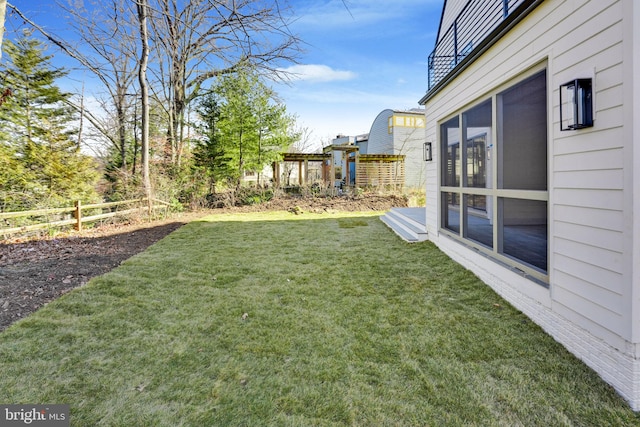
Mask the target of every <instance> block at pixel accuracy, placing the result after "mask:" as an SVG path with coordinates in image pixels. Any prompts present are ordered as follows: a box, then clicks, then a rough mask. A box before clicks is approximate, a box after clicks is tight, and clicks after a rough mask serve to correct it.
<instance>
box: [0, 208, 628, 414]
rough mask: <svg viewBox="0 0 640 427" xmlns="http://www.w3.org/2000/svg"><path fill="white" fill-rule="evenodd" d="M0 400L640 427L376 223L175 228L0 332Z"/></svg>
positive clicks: (600, 387) (543, 344)
mask: <svg viewBox="0 0 640 427" xmlns="http://www.w3.org/2000/svg"><path fill="white" fill-rule="evenodd" d="M244 313H247V315H248V317H246V319H244V320H243V318H242V317H243V314H244ZM0 402H2V403H67V404H69V405H70V406H71V420H72V425H74V426H224V425H237V426H269V425H274V426H314V425H318V426H351V425H354V426H419V425H428V426H441V425H451V426H460V425H479V426H486V425H497V426H500V425H504V426H516V425H525V426H535V425H539V426H552V425H553V426H558V425H580V426H607V425H609V426H614V425H615V426H619V425H638V424H640V417H639V416H638V415H636V414H634V413H633V412H632V411H631V410H630V409H629V408H628V406H627V405H626V404H625V402H624V401H623V400H622V399H621V398H620V397H618V396H617V395H616V393H615V392H614V391H613V390H612V389H611V388H610V387H609V386H607V385H606V384H605V383H604V382H603V381H602V380H600V379H599V377H598V376H597V375H596V374H595V373H594V372H593V371H591V370H590V369H588V368H587V367H585V365H583V364H582V363H581V362H579V361H578V360H577V359H576V358H574V357H573V356H572V355H570V354H569V353H568V352H567V351H566V350H564V349H563V348H562V347H561V346H560V345H559V344H557V343H556V342H554V341H553V340H552V339H551V338H550V337H548V336H547V335H545V334H544V333H543V332H542V330H541V329H540V328H538V327H537V326H536V325H535V324H533V323H532V322H531V321H529V320H528V319H527V318H526V317H525V316H524V315H523V314H521V313H520V312H518V311H517V310H515V309H513V308H512V307H511V306H509V305H508V304H507V303H506V302H505V301H503V300H502V299H500V297H498V296H497V295H496V294H495V293H493V292H492V291H491V290H490V289H489V287H488V286H486V285H484V284H483V283H482V282H480V280H478V279H477V278H476V277H475V276H474V275H473V274H471V273H470V272H469V271H466V270H465V269H463V268H462V267H460V266H459V265H457V264H455V263H454V262H453V261H451V260H450V259H448V258H447V257H446V256H445V255H444V254H442V253H441V252H440V251H439V250H438V249H437V248H435V246H433V245H432V244H430V243H421V244H412V245H409V244H406V243H404V242H403V241H401V240H400V239H399V238H398V237H396V236H395V235H394V234H393V233H391V232H390V231H389V230H387V229H386V227H385V226H384V225H383V224H382V223H381V222H380V221H379V220H378V218H377V216H375V215H373V214H335V215H327V214H325V215H313V214H304V215H298V216H295V215H292V214H289V213H261V214H243V215H220V216H211V217H208V218H206V219H205V220H202V221H196V222H192V223H190V224H188V225H186V226H184V227H182V228H181V229H180V230H178V231H177V232H174V233H173V234H171V235H170V236H168V237H167V238H165V239H163V240H162V241H160V242H159V243H157V244H156V245H154V246H152V247H151V248H149V249H148V250H147V251H145V252H143V253H141V254H139V255H137V256H135V257H133V258H131V259H130V260H128V261H126V262H125V263H123V264H122V265H121V266H120V267H119V268H117V269H115V270H113V271H112V272H110V273H108V274H106V275H104V276H101V277H99V278H96V279H94V280H92V281H91V282H90V283H89V284H88V285H86V286H85V287H83V288H81V289H78V290H76V291H74V292H71V293H69V294H67V295H65V296H64V297H62V298H60V299H59V300H57V301H55V302H53V303H51V304H49V305H48V306H47V307H45V308H43V309H41V310H40V311H38V312H36V313H35V314H33V315H32V316H30V317H28V318H26V319H24V320H22V321H20V322H18V323H17V324H15V325H13V326H12V327H10V328H8V329H7V330H6V331H5V332H3V333H1V334H0Z"/></svg>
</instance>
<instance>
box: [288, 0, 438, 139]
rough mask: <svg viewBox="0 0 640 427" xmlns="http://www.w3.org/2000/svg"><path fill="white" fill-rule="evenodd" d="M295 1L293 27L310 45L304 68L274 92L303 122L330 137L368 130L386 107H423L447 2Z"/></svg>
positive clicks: (315, 135)
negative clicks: (420, 102)
mask: <svg viewBox="0 0 640 427" xmlns="http://www.w3.org/2000/svg"><path fill="white" fill-rule="evenodd" d="M345 3H346V5H347V7H348V10H347V9H345V5H344V4H343V2H342V1H341V0H327V1H312V0H298V1H295V2H294V8H295V9H296V12H297V15H299V16H300V17H299V19H298V21H297V22H296V23H295V24H294V25H293V27H292V28H293V30H294V32H296V33H298V34H300V35H301V37H302V38H303V39H304V40H305V41H306V42H307V43H308V46H306V54H305V55H304V56H303V57H302V59H301V61H300V62H301V64H302V65H300V66H294V67H293V70H292V71H296V72H298V73H301V76H300V79H299V80H297V81H293V82H292V84H291V85H290V86H283V85H279V86H277V87H276V90H277V91H278V93H280V95H281V96H282V97H283V98H284V99H285V101H286V103H287V109H288V110H289V111H290V112H292V113H295V114H297V115H298V121H299V124H300V125H301V126H306V127H308V128H310V130H312V131H313V138H314V139H315V140H322V141H326V140H327V139H330V138H333V137H335V135H337V134H339V133H342V134H345V135H356V134H361V133H367V132H369V129H370V127H371V124H372V123H373V120H374V119H375V118H376V116H377V115H378V113H380V112H381V111H382V110H384V109H386V108H391V109H404V108H414V107H418V106H419V105H418V100H419V99H420V98H421V97H422V96H423V95H424V93H425V92H426V89H427V56H428V55H429V53H430V52H431V50H432V49H433V46H434V42H435V37H436V33H437V31H438V24H439V22H440V14H441V11H442V4H443V1H442V0H394V1H389V0H346V1H345Z"/></svg>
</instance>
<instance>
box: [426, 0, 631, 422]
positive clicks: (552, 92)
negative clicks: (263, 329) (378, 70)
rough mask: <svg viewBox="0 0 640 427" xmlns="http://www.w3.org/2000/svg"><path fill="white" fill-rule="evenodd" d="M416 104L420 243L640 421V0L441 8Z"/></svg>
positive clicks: (462, 2) (513, 0) (460, 2)
mask: <svg viewBox="0 0 640 427" xmlns="http://www.w3.org/2000/svg"><path fill="white" fill-rule="evenodd" d="M420 103H421V104H422V105H424V106H425V108H426V112H425V114H426V141H429V143H430V144H431V155H432V157H431V160H430V161H427V162H426V177H427V179H426V196H427V207H426V228H427V232H428V235H429V239H430V240H431V241H433V242H434V243H435V244H436V245H437V246H438V247H440V248H441V249H442V250H443V251H444V252H446V253H447V254H448V255H450V256H451V257H452V258H454V259H455V260H456V261H458V262H460V263H461V264H462V265H464V266H465V267H467V268H469V269H470V270H472V271H473V272H474V273H476V274H477V275H478V276H479V277H480V278H481V279H482V280H483V281H485V282H486V283H487V284H489V285H490V286H491V287H492V288H493V289H494V290H495V291H496V292H498V293H499V294H500V295H502V296H503V297H504V298H505V299H507V300H508V301H509V302H510V303H512V304H513V305H514V306H515V307H517V308H518V309H520V310H521V311H523V312H524V313H525V314H526V315H528V316H529V317H530V318H531V319H533V320H534V321H535V322H536V323H538V324H539V325H540V326H541V327H542V328H544V330H545V331H546V332H547V333H549V334H550V335H551V336H553V337H554V338H555V339H556V340H557V341H559V342H560V343H562V344H563V345H564V346H565V347H566V348H567V349H569V350H570V351H571V352H572V353H573V354H575V355H576V356H577V357H579V358H580V359H582V360H583V361H584V362H585V363H586V364H587V365H589V366H590V367H591V368H593V369H594V370H595V371H596V372H598V373H599V374H600V376H601V377H602V378H603V379H604V380H605V381H607V382H608V383H609V384H611V385H612V386H613V387H614V388H615V389H616V390H617V391H618V392H619V393H620V394H621V395H622V396H623V397H624V398H625V399H626V400H627V401H628V402H629V403H630V405H631V407H632V408H633V409H634V410H640V2H638V1H637V0H447V1H445V3H444V10H443V13H442V20H441V24H440V29H439V33H438V38H437V42H436V46H435V49H434V51H433V53H432V54H431V55H430V57H429V87H428V91H427V93H426V95H425V96H424V97H423V98H422V99H421V101H420ZM429 143H427V144H429ZM426 152H428V151H426ZM427 159H428V157H427Z"/></svg>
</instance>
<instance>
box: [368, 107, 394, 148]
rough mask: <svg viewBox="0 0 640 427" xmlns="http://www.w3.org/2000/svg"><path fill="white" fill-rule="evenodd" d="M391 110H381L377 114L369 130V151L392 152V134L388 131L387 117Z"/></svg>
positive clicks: (390, 114)
mask: <svg viewBox="0 0 640 427" xmlns="http://www.w3.org/2000/svg"><path fill="white" fill-rule="evenodd" d="M391 116H393V110H383V111H381V112H380V114H378V116H377V117H376V118H375V120H374V121H373V123H372V124H371V130H370V131H369V146H368V147H367V149H368V150H369V153H375V154H393V134H390V133H389V124H388V123H389V117H391Z"/></svg>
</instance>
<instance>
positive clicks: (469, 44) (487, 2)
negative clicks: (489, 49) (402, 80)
mask: <svg viewBox="0 0 640 427" xmlns="http://www.w3.org/2000/svg"><path fill="white" fill-rule="evenodd" d="M534 3H537V2H536V1H534V0H469V1H468V2H467V4H466V5H465V6H464V7H463V8H462V10H461V11H460V13H459V14H458V16H457V17H456V19H455V20H454V21H453V24H451V26H450V27H449V28H448V29H446V32H445V33H443V34H441V33H439V34H438V36H439V38H438V40H437V41H436V47H435V49H433V52H431V54H430V55H429V63H428V67H429V84H428V85H429V87H428V90H429V91H430V90H431V89H432V88H434V87H435V86H436V85H437V84H438V83H439V82H440V81H441V80H442V79H444V78H445V77H446V76H447V75H448V74H449V73H450V72H451V71H452V70H453V69H455V68H456V66H457V65H458V64H460V63H461V62H462V61H463V60H464V59H465V58H466V57H467V56H468V55H469V54H470V53H471V52H473V51H474V49H476V48H478V47H479V46H481V45H482V42H483V41H484V40H485V39H486V38H487V37H488V36H489V35H490V34H491V33H492V32H493V31H494V30H496V29H497V28H498V27H500V24H502V23H503V22H505V21H507V20H510V19H511V18H515V17H516V15H519V14H523V13H524V12H526V11H527V10H528V6H530V5H531V4H534ZM442 30H443V28H441V29H440V31H442Z"/></svg>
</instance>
